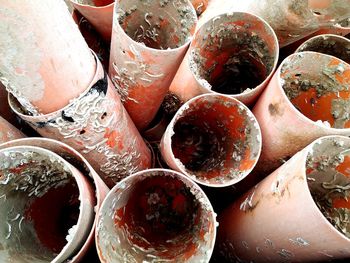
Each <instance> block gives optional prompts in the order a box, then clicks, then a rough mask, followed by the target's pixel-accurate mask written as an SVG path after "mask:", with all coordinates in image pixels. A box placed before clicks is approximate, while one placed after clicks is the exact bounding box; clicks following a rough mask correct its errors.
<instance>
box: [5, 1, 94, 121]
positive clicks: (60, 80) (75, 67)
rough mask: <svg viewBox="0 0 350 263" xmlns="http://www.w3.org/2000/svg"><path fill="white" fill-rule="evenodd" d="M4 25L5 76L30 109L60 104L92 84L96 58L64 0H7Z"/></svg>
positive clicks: (48, 109)
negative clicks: (18, 0) (19, 0)
mask: <svg viewBox="0 0 350 263" xmlns="http://www.w3.org/2000/svg"><path fill="white" fill-rule="evenodd" d="M0 25H1V26H0V34H1V35H3V36H7V37H2V38H1V39H0V53H1V54H2V55H1V59H0V72H1V75H0V80H1V82H2V83H3V84H4V85H5V86H6V88H7V90H8V91H10V92H11V93H12V94H13V95H14V96H15V97H16V98H17V99H18V101H19V102H20V103H21V105H22V106H23V107H24V108H26V110H27V111H28V112H30V113H31V114H34V115H35V114H36V115H38V114H39V113H43V114H46V113H50V112H53V111H56V110H59V109H60V108H62V107H64V106H66V105H67V104H68V103H69V101H70V100H71V99H73V98H76V97H78V96H79V95H80V94H81V93H82V92H83V91H84V90H85V89H86V88H87V87H88V85H89V83H90V82H91V80H92V78H93V75H94V71H95V70H96V69H95V64H96V63H95V61H94V57H93V55H92V54H91V52H90V50H89V48H88V46H87V45H86V42H85V41H84V39H83V37H82V36H81V34H80V32H79V30H78V28H77V26H76V25H75V23H74V21H73V19H72V18H71V14H70V13H69V12H68V9H67V6H66V5H65V3H64V2H63V1H62V0H52V1H35V0H28V1H22V2H21V3H19V2H17V1H12V0H4V1H2V2H1V8H0ZM62 76H64V77H62Z"/></svg>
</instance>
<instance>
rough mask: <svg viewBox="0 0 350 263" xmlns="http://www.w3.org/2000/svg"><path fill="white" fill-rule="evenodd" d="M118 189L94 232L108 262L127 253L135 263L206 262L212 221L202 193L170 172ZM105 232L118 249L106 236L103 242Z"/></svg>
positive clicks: (148, 175)
mask: <svg viewBox="0 0 350 263" xmlns="http://www.w3.org/2000/svg"><path fill="white" fill-rule="evenodd" d="M128 179H129V178H128ZM121 185H123V186H120V184H119V185H117V187H116V188H117V190H116V191H115V196H114V197H113V198H111V200H110V201H111V203H114V205H113V207H110V208H108V210H109V209H111V211H110V212H109V211H107V214H110V215H112V218H108V219H105V218H104V219H103V221H102V222H103V226H101V228H99V230H98V236H97V242H98V245H99V247H100V249H101V250H100V251H101V253H102V254H103V257H104V258H106V259H109V260H112V259H116V258H118V256H123V257H124V256H125V253H129V256H130V257H133V259H135V262H136V261H137V262H141V261H142V260H144V261H146V260H147V259H148V260H149V259H150V258H152V260H155V259H157V260H171V261H172V262H184V261H187V260H190V259H191V260H193V258H196V257H197V259H203V258H206V256H205V255H206V252H208V251H210V249H212V248H211V247H210V246H211V245H213V243H212V241H213V222H212V216H210V211H209V210H208V202H209V201H208V200H207V199H204V198H203V197H201V196H202V195H203V194H202V193H200V192H198V190H196V191H195V190H194V188H193V187H192V186H190V185H189V183H188V182H184V180H183V179H182V178H181V177H179V176H177V175H175V174H174V173H173V172H170V170H169V171H168V172H164V171H160V170H158V171H147V172H145V174H138V176H137V177H136V176H134V177H132V178H131V179H129V180H126V181H124V182H122V183H121ZM118 186H119V187H121V188H119V189H118ZM112 191H113V190H112ZM196 193H197V194H196ZM105 231H106V232H105ZM103 233H104V234H106V235H107V236H109V235H111V236H110V240H115V237H117V239H118V240H119V244H118V247H116V248H115V249H111V246H110V245H109V246H108V245H107V244H108V242H110V241H108V238H109V237H107V241H106V242H105V240H104V238H103V237H105V236H104V234H103ZM99 237H101V238H99ZM113 237H114V238H113ZM109 244H110V243H109ZM112 247H113V246H112ZM200 248H201V249H200ZM108 250H109V251H108ZM113 250H114V251H113ZM209 254H210V253H209ZM118 259H119V260H121V261H120V262H126V261H122V258H121V257H120V258H118ZM123 259H124V258H123ZM144 261H142V262H144ZM128 262H130V261H128ZM189 262H199V261H189ZM203 262H205V261H203Z"/></svg>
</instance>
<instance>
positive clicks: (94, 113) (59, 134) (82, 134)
mask: <svg viewBox="0 0 350 263" xmlns="http://www.w3.org/2000/svg"><path fill="white" fill-rule="evenodd" d="M96 61H97V71H96V73H95V76H94V79H93V81H92V82H91V84H90V87H89V88H88V89H87V90H86V91H85V92H84V93H82V94H81V95H80V96H79V98H77V99H75V100H73V101H72V102H71V103H70V104H69V105H68V106H66V107H65V108H63V109H60V110H59V111H56V112H54V113H51V114H47V115H41V116H30V115H28V114H26V112H24V111H23V109H22V108H20V107H19V105H18V103H17V102H16V101H15V100H14V98H13V97H12V98H10V105H11V107H12V109H13V110H14V111H15V112H16V114H18V115H19V116H20V117H21V118H22V119H24V120H25V121H27V122H28V123H29V124H30V125H31V126H32V127H33V128H34V129H35V130H36V131H37V132H38V133H40V134H41V135H42V136H44V137H48V138H54V139H57V140H61V141H63V142H65V143H67V144H68V145H70V146H72V147H73V148H74V149H76V150H78V151H79V152H81V153H82V154H83V155H84V157H86V159H87V160H88V161H89V162H90V164H91V165H92V167H94V169H95V170H96V171H97V172H98V173H99V175H100V176H101V177H102V179H103V180H104V182H105V183H106V184H107V185H109V186H110V187H112V186H113V185H114V184H115V183H116V182H118V181H119V180H121V179H122V178H124V177H125V176H127V175H129V174H132V173H134V172H136V171H139V170H143V169H147V168H150V167H151V153H150V150H149V149H148V147H147V145H146V144H145V142H144V141H143V139H142V137H141V135H140V134H139V132H138V131H137V129H136V127H135V126H134V124H133V123H132V121H131V120H130V117H129V115H128V114H127V112H126V111H125V109H124V107H123V105H122V103H121V102H120V99H119V96H118V95H117V93H116V91H115V89H114V87H113V85H112V83H111V81H110V80H109V78H108V76H107V74H106V73H105V72H104V70H103V68H102V65H101V63H100V62H99V61H98V60H97V59H96Z"/></svg>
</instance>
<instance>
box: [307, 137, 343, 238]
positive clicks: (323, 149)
mask: <svg viewBox="0 0 350 263" xmlns="http://www.w3.org/2000/svg"><path fill="white" fill-rule="evenodd" d="M306 176H307V181H308V185H309V189H310V192H311V195H312V197H313V199H314V201H315V203H316V204H317V206H318V208H319V209H320V211H321V212H322V213H323V215H324V216H325V218H326V219H327V220H328V221H329V222H330V223H331V224H332V225H333V226H334V227H335V228H336V229H337V230H338V231H339V232H340V233H342V234H343V235H345V236H346V237H347V238H350V221H349V218H350V142H349V140H344V138H341V137H330V138H326V139H320V142H319V143H315V144H314V145H313V147H312V150H310V152H309V154H308V157H307V162H306Z"/></svg>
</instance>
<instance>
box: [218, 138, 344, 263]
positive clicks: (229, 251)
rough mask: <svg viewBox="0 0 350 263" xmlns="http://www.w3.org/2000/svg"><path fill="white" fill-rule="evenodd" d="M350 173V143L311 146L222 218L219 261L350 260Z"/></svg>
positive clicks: (332, 140)
mask: <svg viewBox="0 0 350 263" xmlns="http://www.w3.org/2000/svg"><path fill="white" fill-rule="evenodd" d="M349 168H350V139H349V138H347V137H345V136H328V137H322V138H319V139H317V140H316V141H314V142H312V143H311V145H309V146H307V147H306V148H305V149H303V150H302V151H300V152H298V153H297V154H296V155H294V157H293V158H291V159H290V160H289V161H287V162H286V163H285V164H284V165H283V166H281V167H280V168H279V169H277V170H276V171H274V172H273V173H272V174H271V175H269V176H268V177H267V178H265V179H264V180H263V181H262V182H260V183H259V184H258V185H256V186H255V187H253V188H252V189H251V190H250V191H249V192H247V193H246V194H245V195H243V196H242V197H241V198H240V199H238V200H237V201H236V202H235V203H234V204H232V205H231V206H230V207H229V208H228V209H227V210H225V211H224V212H223V213H222V214H221V215H219V225H220V227H219V230H218V239H217V246H216V248H215V256H214V258H217V259H220V260H219V261H218V262H251V261H254V262H327V261H329V260H332V261H333V260H334V261H335V260H337V259H345V258H349V257H350V249H349V247H350V225H349V221H348V220H347V218H349V216H350V209H349V208H350V203H349V199H348V198H349V190H348V188H349V185H350V173H349V171H350V170H349ZM320 240H322V242H320Z"/></svg>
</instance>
